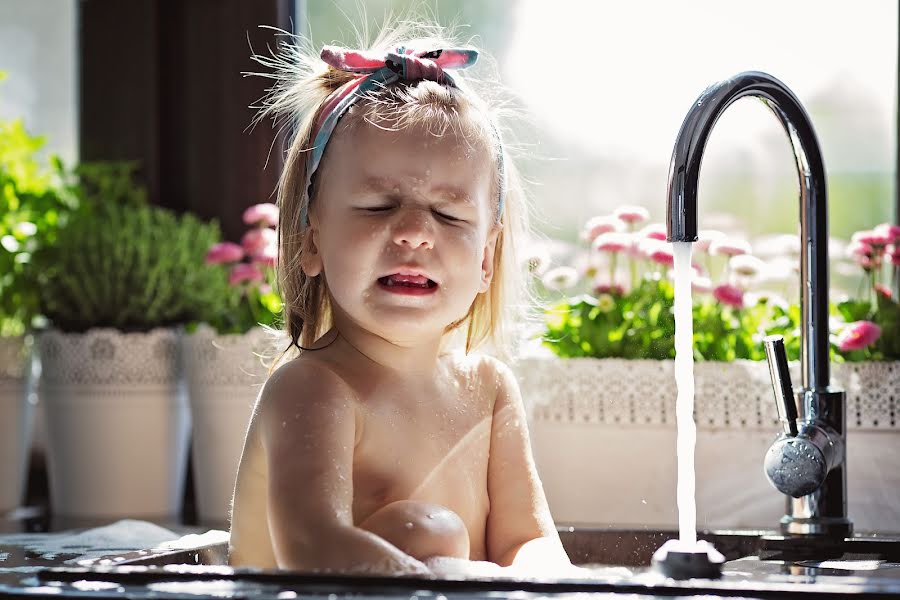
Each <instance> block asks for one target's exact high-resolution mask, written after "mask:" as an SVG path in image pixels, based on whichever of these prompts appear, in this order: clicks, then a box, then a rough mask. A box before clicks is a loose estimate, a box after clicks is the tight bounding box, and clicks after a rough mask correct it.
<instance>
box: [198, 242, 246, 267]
mask: <svg viewBox="0 0 900 600" xmlns="http://www.w3.org/2000/svg"><path fill="white" fill-rule="evenodd" d="M242 258H244V249H243V248H241V247H240V246H238V245H237V244H235V243H234V242H221V243H219V244H215V245H214V246H213V247H212V248H210V249H209V251H207V253H206V258H204V262H205V263H206V264H208V265H217V264H223V263H230V262H237V261H239V260H241V259H242Z"/></svg>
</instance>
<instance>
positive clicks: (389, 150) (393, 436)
mask: <svg viewBox="0 0 900 600" xmlns="http://www.w3.org/2000/svg"><path fill="white" fill-rule="evenodd" d="M394 37H395V38H396V37H397V36H394ZM400 42H401V40H397V39H393V40H384V41H383V42H381V43H376V46H375V49H373V50H370V51H350V50H345V49H341V48H334V47H327V46H326V47H325V49H323V50H322V52H321V58H322V59H323V60H324V61H325V62H326V63H327V64H328V68H327V70H322V69H321V67H322V66H323V65H322V64H321V63H318V64H317V62H316V61H315V60H313V59H310V58H305V57H304V55H303V52H302V50H300V49H299V48H294V47H288V49H287V50H288V56H286V55H284V54H281V55H277V56H275V58H274V60H273V59H263V60H262V61H261V62H263V64H266V65H267V66H274V67H276V68H278V69H280V72H279V73H278V74H276V75H275V77H276V79H277V80H278V81H279V83H278V84H277V85H276V87H275V88H274V90H273V95H272V96H271V97H270V98H269V103H268V105H267V109H266V111H264V113H263V114H276V115H281V116H283V117H287V118H289V119H290V120H291V121H293V125H294V129H295V132H296V133H295V137H294V139H293V142H292V145H291V146H290V150H289V151H288V153H287V158H286V162H285V166H284V171H283V173H282V177H281V181H280V185H279V196H278V203H279V205H280V215H281V223H280V224H279V256H280V257H281V258H280V259H279V261H278V271H279V273H278V278H279V285H280V287H281V291H282V295H283V297H284V302H285V314H284V320H285V327H286V329H287V332H288V333H289V334H290V336H291V340H292V342H293V344H292V345H293V346H296V347H297V348H298V349H299V350H302V352H301V353H299V355H298V356H297V357H296V358H293V359H292V360H290V361H288V362H286V363H285V364H283V365H282V366H281V367H279V368H278V369H277V370H276V371H275V372H274V373H273V374H272V375H271V377H270V378H269V380H268V381H267V382H266V384H265V386H264V388H263V390H262V392H261V393H260V396H259V399H258V402H257V405H256V408H255V410H254V413H253V417H252V420H251V423H250V427H249V430H248V433H247V438H246V441H245V445H244V451H243V455H242V457H241V463H240V468H239V472H238V477H237V484H236V488H235V495H234V504H233V512H232V522H231V545H230V561H231V564H232V565H234V566H253V567H265V568H284V569H294V570H328V571H341V572H353V571H367V572H384V573H395V574H429V573H438V574H440V573H446V572H447V569H448V568H449V569H452V568H453V566H454V565H455V566H456V567H459V566H463V567H465V565H469V566H473V565H474V566H480V567H482V568H483V567H485V566H491V567H493V568H494V569H498V570H497V571H496V572H502V571H501V570H499V567H509V566H511V565H512V566H513V567H516V568H518V567H525V568H530V567H528V565H531V566H532V567H533V566H535V565H542V566H547V565H560V566H566V565H569V561H568V558H567V557H566V554H565V551H564V550H563V548H562V545H561V543H560V541H559V537H558V535H557V532H556V528H555V526H554V523H553V520H552V518H551V516H550V511H549V509H548V506H547V502H546V499H545V497H544V492H543V490H542V488H541V483H540V480H539V479H538V475H537V472H536V470H535V466H534V461H533V459H532V455H531V450H530V446H529V441H528V433H527V429H526V423H525V412H524V409H523V406H522V400H521V397H520V393H519V390H518V387H517V384H516V381H515V379H514V378H513V376H512V374H511V373H510V371H509V369H508V368H507V367H506V366H504V365H503V364H502V363H501V362H499V361H498V360H496V359H493V358H489V357H487V356H479V355H476V354H472V353H470V350H472V349H474V348H475V347H476V346H478V345H479V344H481V343H483V342H491V341H492V342H494V343H501V344H502V338H501V334H502V329H503V325H504V315H503V308H504V305H505V306H517V305H516V304H511V303H514V302H515V297H514V295H512V294H511V292H513V291H514V286H512V285H511V282H513V281H515V279H516V278H517V276H518V275H517V270H518V265H516V258H515V256H514V249H515V245H514V243H515V241H516V240H515V239H514V238H515V237H516V236H517V235H520V233H519V232H517V229H518V228H520V227H521V223H522V220H523V217H524V215H523V214H522V211H523V206H521V203H522V202H523V199H522V194H521V190H520V188H519V186H518V183H517V179H516V177H515V172H514V170H513V168H512V165H511V164H510V163H509V159H508V157H507V156H505V154H504V149H503V146H502V144H501V141H500V137H499V134H498V132H497V129H496V128H495V126H494V124H493V122H492V120H491V117H490V116H489V114H488V109H487V107H486V106H485V105H484V104H483V103H482V102H481V101H480V100H479V98H478V96H477V95H476V94H475V93H474V92H473V91H471V90H470V89H469V88H468V87H465V86H464V82H463V81H462V79H461V77H462V74H460V73H459V72H458V70H461V69H463V68H465V67H468V66H470V65H471V64H472V63H474V61H475V59H476V58H477V52H476V51H475V50H474V49H471V48H457V47H455V45H454V44H452V43H449V42H447V41H442V40H440V39H437V38H431V39H419V40H413V41H409V40H408V39H407V40H402V42H403V43H400ZM450 71H452V74H451V73H450ZM460 332H461V333H464V334H465V340H466V343H465V346H466V352H465V353H461V352H453V351H450V350H449V349H448V346H449V345H450V344H451V342H452V338H453V336H454V334H455V333H460ZM463 561H476V562H472V563H465V562H463ZM489 563H494V564H493V565H491V564H489ZM448 565H449V566H448ZM528 572H533V571H528Z"/></svg>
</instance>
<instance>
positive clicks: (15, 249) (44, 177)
mask: <svg viewBox="0 0 900 600" xmlns="http://www.w3.org/2000/svg"><path fill="white" fill-rule="evenodd" d="M2 79H3V73H2V72H0V80H2ZM43 145H44V139H43V138H42V137H37V136H32V135H31V134H29V133H28V131H27V130H26V129H25V127H24V124H23V123H22V120H21V119H16V120H3V119H0V456H2V457H3V460H2V461H0V515H2V514H4V513H6V512H7V511H9V510H12V509H13V508H16V507H17V506H19V504H20V503H21V501H22V497H23V494H24V487H25V476H26V472H27V461H28V456H29V449H30V434H31V431H32V420H33V414H34V411H33V406H34V403H33V401H32V400H33V395H32V384H33V378H32V377H31V364H32V361H31V356H32V342H33V338H32V335H31V329H32V324H33V322H34V321H35V320H37V319H38V290H37V285H36V281H35V279H36V271H35V269H34V258H35V256H39V255H40V254H41V253H42V252H45V251H47V249H48V248H50V247H52V246H53V244H54V241H55V233H56V229H57V227H58V226H59V224H60V223H62V222H65V219H66V217H67V214H68V212H69V211H70V210H71V208H72V201H73V199H72V198H71V197H70V196H69V195H68V194H67V191H66V188H65V186H64V185H63V181H62V179H61V177H60V174H61V173H62V167H61V164H60V162H59V160H58V159H56V158H55V157H50V161H49V162H50V164H49V165H46V164H44V162H43V161H41V160H39V153H40V151H41V148H42V147H43Z"/></svg>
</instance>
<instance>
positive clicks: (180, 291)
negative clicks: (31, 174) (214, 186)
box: [39, 163, 228, 332]
mask: <svg viewBox="0 0 900 600" xmlns="http://www.w3.org/2000/svg"><path fill="white" fill-rule="evenodd" d="M134 169H135V166H134V165H133V164H125V163H98V164H90V165H83V166H82V167H80V168H79V169H78V171H77V175H78V181H77V184H76V185H75V186H74V191H75V193H76V195H77V196H78V198H79V205H78V208H77V210H75V211H74V212H73V213H72V214H71V215H70V218H69V220H68V223H66V225H65V226H63V227H61V228H60V229H59V230H58V234H57V240H56V245H55V247H54V251H53V252H52V253H46V254H44V255H42V257H41V260H40V261H39V266H40V282H39V283H40V310H41V312H42V314H43V315H45V316H46V318H47V319H48V320H49V322H50V324H51V325H52V326H54V327H56V328H59V329H61V330H63V331H73V332H83V331H86V330H88V329H90V328H92V327H114V328H116V329H120V330H123V331H147V330H150V329H153V328H154V327H160V326H171V325H175V324H183V323H191V322H193V321H197V320H199V319H201V318H203V317H204V316H206V315H208V314H211V313H216V312H217V310H218V307H219V306H220V305H221V298H222V297H223V296H224V295H225V294H227V292H228V286H227V276H226V274H225V272H224V270H223V269H221V268H220V269H216V268H211V267H207V266H205V265H204V264H203V259H204V256H205V253H206V249H207V248H209V246H210V245H212V244H214V243H216V242H217V241H218V240H219V239H220V238H221V233H220V230H219V227H218V224H217V223H215V222H212V223H203V222H201V221H200V220H199V219H197V218H196V217H194V216H192V215H190V214H184V215H181V216H178V215H176V214H175V213H173V212H172V211H170V210H167V209H164V208H162V207H159V206H154V205H150V204H148V203H147V201H146V193H145V191H144V190H143V189H142V188H141V187H140V186H138V185H136V184H135V182H134V177H133V175H134Z"/></svg>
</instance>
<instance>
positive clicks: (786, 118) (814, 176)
mask: <svg viewBox="0 0 900 600" xmlns="http://www.w3.org/2000/svg"><path fill="white" fill-rule="evenodd" d="M744 96H755V97H757V98H760V99H761V100H762V101H763V102H764V103H765V104H766V106H768V107H769V108H770V109H771V110H772V112H773V113H775V116H776V117H778V120H779V121H780V122H781V125H782V126H783V127H784V130H785V132H787V135H788V139H789V140H790V143H791V147H792V148H793V151H794V158H795V159H796V162H797V173H798V175H799V178H800V242H801V245H802V250H801V253H800V287H801V295H800V312H801V334H800V335H801V345H800V366H801V374H802V389H801V390H800V391H799V393H798V394H797V397H798V400H799V404H800V406H799V411H792V410H789V409H792V408H795V406H793V398H790V397H789V395H790V392H789V391H788V390H790V388H791V386H790V383H787V385H782V386H781V389H779V383H781V384H784V383H785V381H787V380H786V374H787V372H788V369H787V358H786V357H783V356H782V357H781V358H780V361H781V362H783V365H781V366H779V368H778V369H777V370H775V369H773V371H772V374H773V382H774V383H775V388H776V389H775V392H776V396H777V395H778V394H781V396H782V399H781V402H782V403H783V404H784V408H785V409H788V410H785V411H784V414H785V415H790V416H785V419H786V420H787V421H789V422H787V423H786V424H785V427H786V433H784V434H782V438H780V439H779V440H777V441H776V443H775V444H773V446H772V448H771V450H770V453H769V456H768V458H767V460H766V465H767V469H768V470H767V473H768V475H769V479H770V481H771V482H772V484H773V485H775V487H776V488H778V489H779V490H780V491H781V492H783V493H785V494H788V495H789V496H791V498H790V499H789V500H788V509H787V514H786V515H785V517H784V518H783V519H782V530H783V531H784V532H785V533H787V534H790V535H798V534H801V535H805V534H811V535H828V536H836V537H841V536H844V535H849V534H850V533H851V532H852V527H853V526H852V523H851V522H850V520H849V519H848V518H847V496H846V469H845V466H846V465H845V461H844V452H843V448H844V446H845V444H846V430H845V413H846V406H845V397H844V393H843V392H842V391H840V390H837V389H834V388H831V387H830V369H829V363H828V359H829V354H828V350H829V344H828V202H827V199H826V195H825V166H824V165H823V163H822V152H821V150H820V149H819V142H818V140H817V139H816V134H815V132H814V131H813V127H812V122H811V121H810V119H809V116H808V115H807V114H806V111H805V110H804V109H803V106H801V104H800V101H799V100H797V97H796V96H794V94H793V93H792V92H791V91H790V90H789V89H788V88H787V86H785V85H784V84H783V83H781V82H780V81H778V80H777V79H775V78H774V77H772V76H771V75H767V74H766V73H759V72H756V71H750V72H746V73H740V74H738V75H736V76H734V77H732V78H731V79H727V80H725V81H721V82H719V83H717V84H715V85H713V86H711V87H709V88H707V89H706V91H704V92H703V93H702V94H700V97H699V98H697V101H696V102H695V103H694V105H693V106H692V107H691V110H690V112H688V114H687V117H685V119H684V123H683V124H682V125H681V130H680V131H679V132H678V139H677V140H676V141H675V149H674V150H673V152H672V162H671V164H670V166H669V193H668V206H667V211H666V226H667V229H668V239H669V241H672V242H676V241H678V242H693V241H696V240H697V186H698V183H699V180H700V162H701V160H702V158H703V151H704V148H705V146H706V141H707V140H708V139H709V134H710V132H712V129H713V127H714V126H715V124H716V121H717V120H718V118H719V116H721V114H722V113H723V112H725V110H726V109H727V108H728V107H729V106H731V104H732V103H733V102H734V101H735V100H738V99H740V98H743V97H744ZM781 354H782V355H783V350H782V353H781ZM771 360H772V358H771V356H770V361H771ZM797 413H799V417H800V418H799V419H797ZM795 419H797V422H796V423H793V422H790V421H793V420H795ZM799 472H802V473H803V474H804V475H803V477H798V476H797V473H799Z"/></svg>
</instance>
